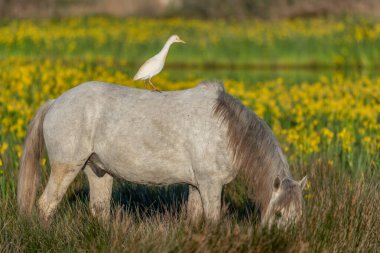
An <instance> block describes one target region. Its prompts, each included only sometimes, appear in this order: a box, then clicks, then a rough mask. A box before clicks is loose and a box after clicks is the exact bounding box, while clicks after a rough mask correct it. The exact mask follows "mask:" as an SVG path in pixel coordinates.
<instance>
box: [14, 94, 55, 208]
mask: <svg viewBox="0 0 380 253" xmlns="http://www.w3.org/2000/svg"><path fill="white" fill-rule="evenodd" d="M53 102H54V100H50V101H48V102H47V103H45V104H44V105H43V106H41V107H40V109H38V111H37V113H36V115H35V116H34V118H33V119H32V121H31V122H30V124H29V126H28V132H27V135H26V138H25V142H24V147H23V151H22V156H21V161H20V169H19V175H18V183H17V203H18V207H19V212H20V213H22V214H24V215H30V214H31V213H32V208H33V204H34V201H35V198H36V194H37V188H38V185H39V177H40V160H41V157H42V152H43V148H44V137H43V127H42V126H43V122H44V118H45V115H46V113H47V112H48V111H49V109H50V107H51V105H52V104H53Z"/></svg>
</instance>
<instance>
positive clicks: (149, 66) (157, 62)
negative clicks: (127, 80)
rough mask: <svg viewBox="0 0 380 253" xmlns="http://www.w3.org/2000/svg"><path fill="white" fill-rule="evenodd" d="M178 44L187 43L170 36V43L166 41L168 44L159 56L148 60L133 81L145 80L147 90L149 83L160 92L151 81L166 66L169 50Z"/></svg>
mask: <svg viewBox="0 0 380 253" xmlns="http://www.w3.org/2000/svg"><path fill="white" fill-rule="evenodd" d="M176 42H181V43H185V42H184V41H183V40H181V39H180V38H179V37H178V36H177V35H172V36H170V38H169V39H168V41H166V43H165V45H164V47H163V48H162V49H161V51H160V52H159V53H158V54H156V55H155V56H153V57H152V58H150V59H149V60H147V61H146V62H145V63H144V64H143V65H142V66H141V67H140V69H139V70H138V71H137V73H136V75H135V77H134V78H133V80H135V81H136V80H144V84H145V87H146V88H147V84H146V82H147V81H148V82H149V84H150V85H151V86H152V88H153V89H154V90H155V91H159V89H157V88H156V87H155V86H154V85H153V83H152V81H151V80H150V79H151V78H152V77H153V76H155V75H157V74H158V73H160V72H161V70H162V68H163V67H164V65H165V59H166V55H167V54H168V52H169V48H170V46H171V45H172V44H173V43H176Z"/></svg>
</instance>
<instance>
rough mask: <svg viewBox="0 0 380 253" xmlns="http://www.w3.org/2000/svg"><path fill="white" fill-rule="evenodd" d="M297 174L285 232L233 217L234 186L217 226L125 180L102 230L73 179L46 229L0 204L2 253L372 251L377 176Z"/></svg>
mask: <svg viewBox="0 0 380 253" xmlns="http://www.w3.org/2000/svg"><path fill="white" fill-rule="evenodd" d="M296 169H297V173H296V174H299V175H302V174H304V173H305V172H306V170H307V171H308V175H309V180H310V184H309V186H308V188H307V190H306V192H305V208H306V209H305V210H306V211H305V214H304V217H303V219H302V221H301V222H300V223H298V224H296V225H294V226H292V227H290V228H289V229H288V230H286V231H285V230H282V229H275V228H273V229H268V228H261V227H260V226H258V225H257V222H255V218H254V215H253V213H248V214H247V215H245V216H241V215H239V212H240V213H244V212H247V210H249V209H245V208H246V207H247V206H249V204H248V203H247V199H245V198H244V196H242V195H244V194H243V192H241V191H242V190H243V188H244V187H242V186H241V185H240V183H239V182H237V181H235V182H233V183H231V184H230V185H228V186H227V187H226V189H225V196H226V197H225V198H224V208H223V210H224V217H223V219H222V221H221V223H220V224H219V225H218V226H209V225H207V224H203V223H202V224H200V225H198V226H193V225H191V224H190V223H189V221H188V220H187V218H186V212H185V209H184V207H185V205H186V195H187V190H186V187H184V186H172V187H161V188H157V187H144V186H139V185H134V184H129V183H125V182H124V183H121V182H119V183H117V184H116V185H115V187H114V193H113V206H112V218H111V221H110V223H109V224H108V225H104V224H102V223H100V222H98V221H97V219H96V218H93V217H92V216H91V215H90V213H89V209H88V191H87V190H86V189H88V187H87V185H86V181H85V179H84V177H79V178H78V179H77V180H76V181H75V182H74V184H73V185H72V186H71V187H70V190H69V192H68V193H67V194H66V196H65V198H64V200H63V202H62V203H61V204H60V206H59V209H58V212H57V213H56V215H55V217H54V219H53V220H52V222H51V223H50V224H49V225H48V224H46V223H44V222H42V221H41V220H40V219H39V218H38V216H37V214H36V213H34V215H33V217H32V218H31V219H25V218H22V217H19V216H18V214H17V207H16V204H15V199H14V198H12V199H10V200H5V199H1V200H0V202H1V204H0V205H1V212H0V251H4V252H8V251H28V252H57V251H65V252H83V251H86V252H99V251H102V252H284V251H285V252H286V251H287V252H310V251H311V252H323V251H326V252H376V250H378V249H379V246H380V245H379V234H380V224H379V222H378V221H379V220H380V216H379V206H378V203H380V183H379V182H380V181H379V176H378V175H366V176H365V177H364V178H362V179H357V180H353V179H352V178H351V177H350V176H349V175H347V173H345V172H343V171H341V170H335V169H334V168H333V167H331V166H330V165H328V164H327V163H324V162H319V163H315V164H313V165H312V166H311V168H305V167H299V168H296ZM234 184H237V185H235V186H234ZM239 197H240V198H241V199H243V201H242V200H241V199H240V200H239ZM240 202H243V204H240V205H239V204H237V203H240Z"/></svg>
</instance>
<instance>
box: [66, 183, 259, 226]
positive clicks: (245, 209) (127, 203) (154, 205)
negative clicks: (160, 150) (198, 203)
mask: <svg viewBox="0 0 380 253" xmlns="http://www.w3.org/2000/svg"><path fill="white" fill-rule="evenodd" d="M83 179H84V178H82V179H80V180H79V181H82V182H83ZM238 184H240V183H239V182H232V183H230V184H229V185H227V186H225V188H224V192H223V208H222V211H223V212H224V214H223V215H225V216H232V217H235V218H236V219H238V220H242V221H251V222H252V221H254V222H256V221H258V219H259V217H260V213H259V210H258V208H257V207H256V206H255V204H254V203H253V202H252V201H250V200H249V199H248V198H247V196H246V195H245V193H244V192H241V190H242V189H244V187H241V186H238ZM75 188H76V189H74V190H73V191H71V193H70V192H68V196H67V199H68V202H69V203H74V202H76V201H83V202H86V203H88V202H89V188H88V185H86V184H82V187H80V183H79V182H77V183H76V187H75ZM188 195H189V189H188V186H187V185H185V184H177V185H170V186H147V185H141V184H134V183H129V182H125V181H122V180H119V179H117V180H115V182H114V186H113V193H112V207H111V212H112V211H113V210H115V208H116V207H122V209H124V210H125V211H126V212H128V213H131V214H133V215H140V216H146V217H152V216H155V215H157V214H168V213H169V214H171V215H173V216H175V215H177V214H179V213H180V212H181V211H185V210H186V205H187V199H188ZM183 208H184V209H183Z"/></svg>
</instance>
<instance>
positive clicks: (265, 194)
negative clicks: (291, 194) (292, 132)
mask: <svg viewBox="0 0 380 253" xmlns="http://www.w3.org/2000/svg"><path fill="white" fill-rule="evenodd" d="M280 152H281V150H280V149H278V153H276V154H275V157H274V159H273V160H271V162H270V164H266V165H264V166H263V165H262V166H257V167H260V168H259V169H257V170H255V173H252V174H251V179H250V181H251V182H252V183H251V187H252V189H251V191H252V194H253V195H254V196H253V199H254V201H255V202H256V203H257V204H258V205H259V206H260V210H261V212H262V213H265V212H266V210H267V207H268V205H269V201H270V199H271V197H272V190H273V183H274V180H275V178H276V177H277V176H278V177H279V178H280V180H281V181H282V180H283V179H284V178H292V177H291V174H290V171H289V168H288V164H287V162H286V160H285V159H284V157H283V155H282V153H280Z"/></svg>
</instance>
